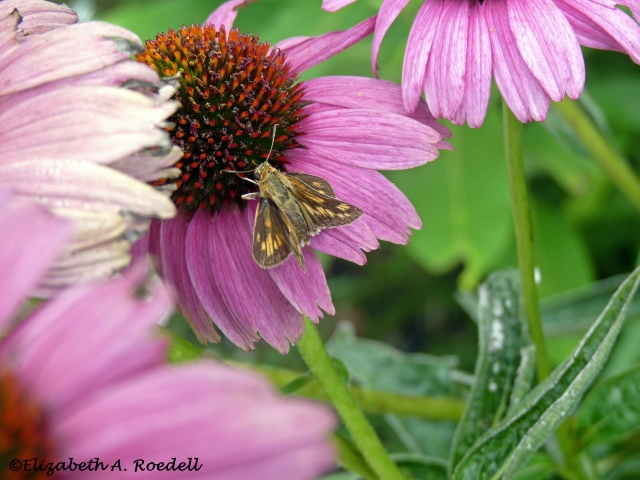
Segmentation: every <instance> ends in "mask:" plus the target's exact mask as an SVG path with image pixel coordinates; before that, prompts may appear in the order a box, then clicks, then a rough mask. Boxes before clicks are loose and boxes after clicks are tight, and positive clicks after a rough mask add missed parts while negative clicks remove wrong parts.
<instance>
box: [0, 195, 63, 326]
mask: <svg viewBox="0 0 640 480" xmlns="http://www.w3.org/2000/svg"><path fill="white" fill-rule="evenodd" d="M10 198H11V195H10V194H9V191H8V190H5V189H0V225H2V230H3V234H2V255H0V272H4V275H0V292H2V295H1V296H2V301H0V327H2V326H3V323H4V322H6V321H8V320H9V318H10V315H11V314H12V313H13V312H14V310H15V309H16V308H17V307H18V306H19V305H20V304H21V302H22V299H23V298H24V297H26V296H27V295H28V294H29V293H30V292H31V291H33V289H34V288H35V285H36V284H37V283H38V281H39V280H40V278H41V277H42V275H43V273H44V272H45V271H46V269H47V268H48V267H49V265H50V264H51V263H52V262H53V260H55V259H56V258H57V257H59V256H60V254H61V253H62V248H63V246H64V245H65V244H66V243H67V241H68V240H69V239H70V238H71V237H72V236H73V226H72V225H71V223H69V222H65V221H64V220H62V219H59V218H56V217H54V216H53V215H51V214H50V213H48V212H46V211H45V210H44V209H42V208H41V207H39V206H36V205H32V204H26V205H23V206H20V207H15V208H8V205H9V201H10ZM43 231H47V232H49V234H48V235H42V234H41V232H43ZM9 272H11V274H9ZM0 332H1V328H0ZM0 337H1V335H0Z"/></svg>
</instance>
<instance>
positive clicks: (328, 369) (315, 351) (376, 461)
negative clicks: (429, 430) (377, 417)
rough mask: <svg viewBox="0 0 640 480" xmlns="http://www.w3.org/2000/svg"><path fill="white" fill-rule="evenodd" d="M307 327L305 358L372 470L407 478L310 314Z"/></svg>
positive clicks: (387, 478)
mask: <svg viewBox="0 0 640 480" xmlns="http://www.w3.org/2000/svg"><path fill="white" fill-rule="evenodd" d="M305 329H306V330H305V334H304V335H303V337H302V339H301V340H300V341H299V342H298V348H299V350H300V353H301V354H302V358H304V361H305V362H306V363H307V366H308V367H309V370H311V373H313V375H314V376H315V377H316V379H317V380H318V382H319V383H320V385H321V386H322V388H323V389H324V391H325V392H326V393H327V395H328V396H329V398H330V399H331V403H332V404H333V406H334V408H335V409H336V411H337V412H338V415H340V418H341V419H342V422H343V423H344V425H345V427H347V430H348V432H349V434H350V435H351V437H352V438H353V440H354V442H355V444H356V446H357V447H358V449H359V450H360V453H361V454H362V456H363V457H364V458H365V460H366V461H367V463H368V464H369V466H370V467H371V470H373V471H374V472H375V474H376V475H377V476H378V477H379V478H380V479H382V480H405V477H404V476H403V475H402V473H400V470H399V469H398V467H397V466H396V464H395V463H393V461H391V458H390V457H389V454H388V452H387V451H386V450H385V448H384V446H383V445H382V442H380V439H379V438H378V435H377V434H376V432H375V430H374V429H373V427H371V425H370V424H369V421H368V420H367V418H366V417H365V415H364V413H363V412H362V410H361V409H360V407H359V406H358V404H357V403H356V401H355V399H354V398H353V396H352V395H351V392H350V391H349V389H348V388H347V385H345V383H344V382H343V381H342V379H341V378H340V375H339V374H338V372H337V371H336V369H335V367H334V366H333V363H332V362H331V358H330V357H329V354H328V353H327V350H326V349H325V346H324V344H323V343H322V340H321V338H320V334H319V333H318V329H317V327H316V326H315V324H314V323H313V322H311V321H310V320H309V319H307V318H305Z"/></svg>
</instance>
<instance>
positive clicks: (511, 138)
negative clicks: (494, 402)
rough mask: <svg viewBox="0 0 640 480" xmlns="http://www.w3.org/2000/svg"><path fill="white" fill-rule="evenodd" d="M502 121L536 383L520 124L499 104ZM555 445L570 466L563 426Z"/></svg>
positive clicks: (540, 338)
mask: <svg viewBox="0 0 640 480" xmlns="http://www.w3.org/2000/svg"><path fill="white" fill-rule="evenodd" d="M502 118H503V121H504V145H505V156H506V160H507V174H508V176H509V188H510V190H511V206H512V208H513V220H514V224H515V229H516V244H517V248H518V267H519V270H520V283H521V284H522V286H521V288H522V299H523V302H524V312H525V316H526V317H527V325H528V326H529V334H530V335H531V341H532V342H533V344H534V345H535V348H536V373H537V376H538V381H539V382H540V381H542V380H543V379H545V378H547V377H548V376H549V374H550V373H551V367H550V365H549V358H548V357H547V347H546V344H545V339H544V332H543V330H542V322H541V321H540V309H539V306H538V292H537V287H536V282H535V272H534V268H535V263H534V252H533V224H532V222H531V208H530V206H529V196H528V193H527V182H526V178H525V173H524V161H523V160H524V158H523V149H522V130H523V128H522V123H520V121H519V120H518V119H517V118H516V117H515V115H514V114H513V112H511V110H509V107H508V106H507V104H506V103H505V102H502ZM556 436H557V438H558V443H559V444H560V449H561V451H562V454H563V457H564V461H565V463H571V459H572V455H571V451H572V450H571V439H570V437H569V435H568V430H567V427H566V425H564V424H563V425H560V427H559V428H558V430H557V432H556Z"/></svg>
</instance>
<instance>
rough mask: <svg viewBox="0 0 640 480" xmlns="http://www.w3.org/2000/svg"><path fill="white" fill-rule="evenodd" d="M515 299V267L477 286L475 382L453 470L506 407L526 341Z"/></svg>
mask: <svg viewBox="0 0 640 480" xmlns="http://www.w3.org/2000/svg"><path fill="white" fill-rule="evenodd" d="M520 303H521V302H520V281H519V274H518V272H517V271H515V270H510V271H505V272H497V273H494V274H492V275H490V276H489V278H488V279H487V281H486V282H485V283H483V284H482V285H481V286H480V289H479V302H478V305H479V308H478V337H479V339H478V359H477V361H476V369H475V383H474V384H473V387H472V389H471V394H470V395H469V400H468V402H467V408H466V409H465V412H464V414H463V416H462V419H461V420H460V423H458V429H457V430H456V435H455V438H454V444H453V447H452V449H451V460H450V468H451V470H452V471H453V469H454V468H455V466H456V465H457V464H458V462H459V461H460V459H461V458H462V457H463V456H464V454H465V452H466V451H467V450H468V449H469V448H470V447H471V445H473V443H474V442H475V441H476V440H477V439H478V438H480V437H481V436H482V435H484V434H485V433H486V432H487V431H488V430H489V428H491V427H492V426H493V425H495V424H496V423H497V422H498V421H499V420H500V419H501V418H502V416H504V414H505V412H506V411H507V408H508V406H509V399H510V397H511V395H512V391H513V383H514V380H515V378H516V376H517V367H518V364H519V363H521V361H520V350H521V349H522V348H523V347H524V346H525V345H527V344H528V342H529V336H528V333H527V330H526V326H525V324H524V321H523V318H522V315H523V314H522V311H521V308H520Z"/></svg>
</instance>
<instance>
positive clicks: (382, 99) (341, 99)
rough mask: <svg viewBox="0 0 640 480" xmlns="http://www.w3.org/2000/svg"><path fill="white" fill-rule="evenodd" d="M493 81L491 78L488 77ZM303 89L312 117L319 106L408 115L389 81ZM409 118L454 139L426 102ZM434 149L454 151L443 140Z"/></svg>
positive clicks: (322, 83) (333, 80)
mask: <svg viewBox="0 0 640 480" xmlns="http://www.w3.org/2000/svg"><path fill="white" fill-rule="evenodd" d="M490 79H491V76H489V80H490ZM304 86H305V98H308V99H310V100H312V101H313V102H314V103H313V104H311V105H310V106H309V107H307V109H305V112H309V113H312V112H313V111H314V110H313V109H316V110H315V111H320V110H319V109H318V104H324V105H333V106H336V107H343V108H355V109H361V108H367V109H371V110H375V111H383V112H388V113H395V114H397V115H406V113H405V108H404V104H403V101H402V90H401V88H400V86H399V85H398V84H397V83H394V82H389V81H388V80H375V79H373V78H365V77H347V76H345V77H318V78H312V79H310V80H306V81H305V82H304ZM324 111H328V110H324ZM407 116H408V117H409V118H413V119H414V120H418V121H419V122H420V123H422V124H424V125H426V126H428V127H431V128H433V129H434V130H435V131H436V132H438V134H440V135H441V136H442V137H444V138H448V137H450V136H451V131H450V130H449V129H448V128H447V127H445V126H444V125H442V124H440V123H438V122H437V121H436V120H435V119H434V118H433V115H431V113H430V112H429V109H428V108H427V106H426V104H425V103H424V102H420V103H419V104H418V107H417V108H416V109H415V111H414V112H413V113H412V114H410V115H407ZM434 145H435V146H436V147H437V148H438V149H440V150H442V149H452V147H451V146H450V145H449V144H448V143H447V142H446V141H444V140H440V141H439V142H437V143H435V144H434Z"/></svg>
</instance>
